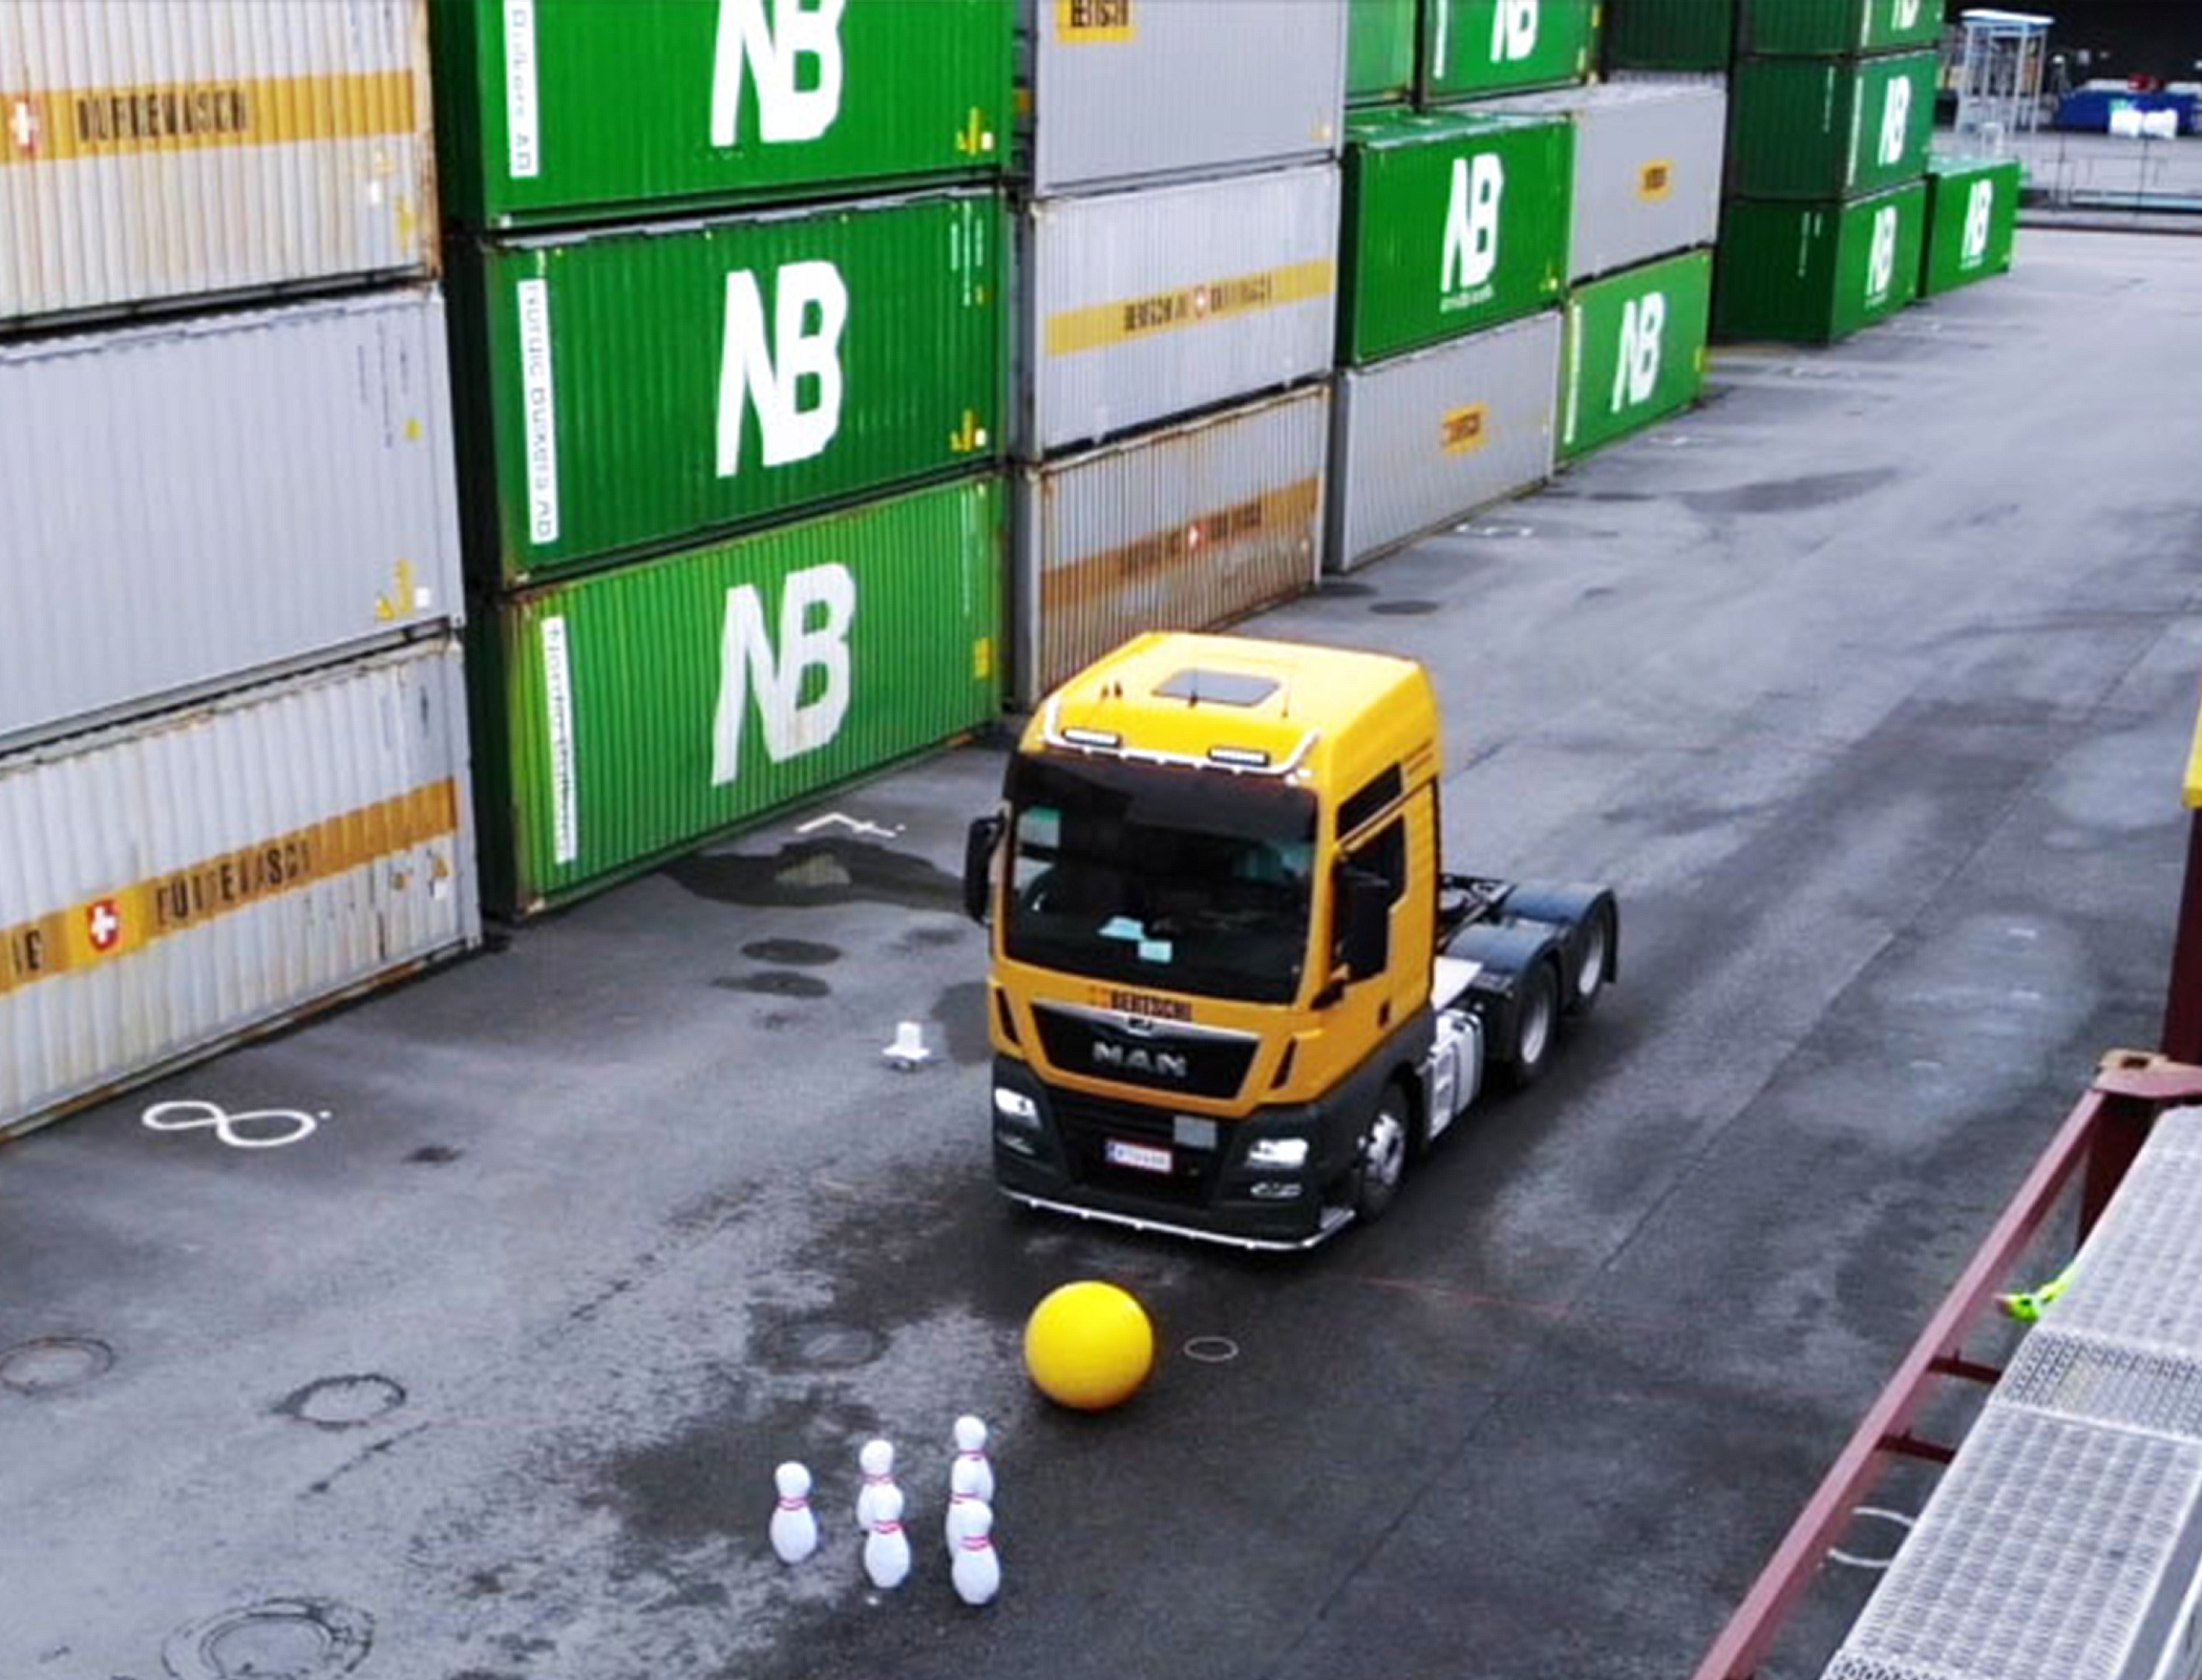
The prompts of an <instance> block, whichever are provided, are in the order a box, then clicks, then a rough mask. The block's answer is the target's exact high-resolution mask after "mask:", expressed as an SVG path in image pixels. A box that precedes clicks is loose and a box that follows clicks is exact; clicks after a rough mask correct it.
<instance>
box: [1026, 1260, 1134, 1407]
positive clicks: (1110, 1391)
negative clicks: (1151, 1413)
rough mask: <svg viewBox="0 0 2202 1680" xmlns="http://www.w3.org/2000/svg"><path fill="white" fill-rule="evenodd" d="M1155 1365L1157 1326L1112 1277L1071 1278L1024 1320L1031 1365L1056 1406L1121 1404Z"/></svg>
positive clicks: (1035, 1378) (1036, 1383)
mask: <svg viewBox="0 0 2202 1680" xmlns="http://www.w3.org/2000/svg"><path fill="white" fill-rule="evenodd" d="M1154 1368H1155V1327H1154V1325H1152V1324H1151V1322H1150V1321H1149V1320H1148V1318H1147V1313H1146V1309H1145V1307H1141V1306H1140V1305H1139V1302H1138V1301H1134V1300H1133V1299H1132V1297H1131V1296H1130V1295H1127V1293H1126V1292H1125V1291H1124V1290H1122V1289H1118V1288H1117V1287H1116V1285H1115V1284H1114V1283H1095V1282H1092V1281H1091V1280H1088V1281H1086V1282H1083V1283H1065V1284H1064V1285H1063V1287H1062V1288H1061V1289H1054V1290H1051V1291H1050V1292H1049V1294H1048V1295H1047V1296H1046V1298H1045V1299H1044V1300H1043V1301H1041V1302H1040V1304H1039V1306H1037V1307H1033V1313H1032V1317H1031V1318H1029V1319H1027V1320H1026V1321H1025V1369H1026V1370H1027V1372H1031V1373H1032V1379H1033V1386H1034V1387H1036V1388H1038V1389H1039V1391H1040V1392H1041V1393H1042V1394H1044V1395H1046V1396H1047V1397H1048V1398H1049V1399H1050V1400H1051V1401H1054V1402H1055V1403H1056V1404H1057V1405H1058V1406H1068V1407H1070V1408H1071V1409H1072V1410H1074V1411H1078V1412H1105V1411H1107V1410H1108V1409H1109V1408H1110V1407H1112V1406H1122V1404H1123V1403H1124V1402H1125V1401H1127V1400H1129V1399H1130V1398H1131V1397H1132V1396H1133V1395H1135V1394H1137V1393H1139V1385H1140V1384H1141V1383H1145V1381H1146V1380H1147V1373H1148V1372H1151V1371H1152V1370H1153V1369H1154Z"/></svg>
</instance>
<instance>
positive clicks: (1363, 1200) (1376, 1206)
mask: <svg viewBox="0 0 2202 1680" xmlns="http://www.w3.org/2000/svg"><path fill="white" fill-rule="evenodd" d="M1414 1136H1415V1111H1414V1109H1413V1107H1411V1106H1410V1104H1409V1102H1408V1101H1407V1093H1406V1090H1405V1089H1404V1087H1403V1086H1402V1085H1401V1084H1399V1082H1398V1080H1397V1079H1394V1080H1392V1081H1391V1082H1390V1083H1389V1084H1387V1085H1386V1086H1385V1087H1384V1091H1383V1095H1381V1096H1379V1097H1378V1098H1377V1099H1376V1107H1375V1112H1374V1113H1371V1114H1370V1115H1369V1125H1368V1127H1367V1128H1366V1130H1364V1131H1363V1132H1362V1134H1361V1142H1360V1143H1359V1144H1358V1145H1357V1153H1356V1158H1355V1160H1354V1163H1353V1213H1354V1216H1355V1217H1356V1218H1357V1219H1360V1220H1361V1222H1362V1223H1363V1224H1364V1225H1374V1224H1375V1222H1376V1221H1377V1220H1379V1219H1382V1218H1383V1217H1384V1215H1385V1214H1386V1213H1389V1212H1390V1211H1391V1207H1392V1202H1393V1201H1395V1200H1396V1199H1397V1198H1398V1194H1399V1185H1400V1183H1401V1181H1402V1180H1404V1178H1406V1176H1407V1156H1408V1154H1409V1151H1410V1146H1411V1145H1412V1144H1413V1143H1414Z"/></svg>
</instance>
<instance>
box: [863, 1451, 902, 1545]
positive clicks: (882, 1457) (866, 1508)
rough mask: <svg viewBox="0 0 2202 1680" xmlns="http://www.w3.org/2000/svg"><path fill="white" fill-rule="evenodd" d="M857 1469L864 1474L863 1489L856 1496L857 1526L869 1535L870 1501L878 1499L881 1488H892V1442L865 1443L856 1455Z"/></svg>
mask: <svg viewBox="0 0 2202 1680" xmlns="http://www.w3.org/2000/svg"><path fill="white" fill-rule="evenodd" d="M857 1468H858V1469H859V1470H861V1471H863V1473H864V1485H863V1489H862V1491H860V1492H859V1493H858V1494H857V1527H858V1528H860V1529H862V1530H863V1531H864V1532H865V1533H866V1534H869V1533H870V1532H871V1531H872V1517H873V1512H872V1501H874V1500H875V1499H877V1498H878V1497H879V1493H880V1489H881V1488H892V1486H894V1442H892V1441H867V1442H865V1443H864V1445H863V1450H862V1451H861V1452H859V1453H858V1454H857Z"/></svg>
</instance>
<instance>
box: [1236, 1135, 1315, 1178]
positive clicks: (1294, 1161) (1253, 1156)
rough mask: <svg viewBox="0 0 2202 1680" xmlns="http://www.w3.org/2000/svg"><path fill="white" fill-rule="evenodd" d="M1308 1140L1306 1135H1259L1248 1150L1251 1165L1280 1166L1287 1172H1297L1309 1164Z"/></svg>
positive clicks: (1247, 1162)
mask: <svg viewBox="0 0 2202 1680" xmlns="http://www.w3.org/2000/svg"><path fill="white" fill-rule="evenodd" d="M1307 1158H1308V1141H1307V1139H1306V1138H1304V1137H1257V1138H1256V1139H1255V1140H1254V1142H1253V1144H1252V1146H1251V1148H1248V1150H1247V1151H1246V1165H1247V1166H1279V1167H1283V1168H1285V1169H1286V1171H1287V1172H1297V1171H1298V1170H1299V1169H1300V1168H1301V1167H1303V1166H1306V1165H1307Z"/></svg>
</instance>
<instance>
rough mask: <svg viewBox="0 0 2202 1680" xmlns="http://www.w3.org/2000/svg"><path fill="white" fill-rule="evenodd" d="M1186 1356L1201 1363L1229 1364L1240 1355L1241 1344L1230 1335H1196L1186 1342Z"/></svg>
mask: <svg viewBox="0 0 2202 1680" xmlns="http://www.w3.org/2000/svg"><path fill="white" fill-rule="evenodd" d="M1185 1356H1186V1358H1187V1359H1189V1360H1193V1361H1194V1362H1195V1363H1196V1364H1199V1365H1228V1364H1229V1363H1230V1362H1231V1361H1232V1360H1235V1359H1237V1358H1238V1357H1239V1344H1238V1343H1237V1342H1233V1340H1232V1339H1231V1338H1230V1337H1229V1336H1194V1337H1193V1338H1192V1341H1190V1342H1186V1344H1185Z"/></svg>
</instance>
